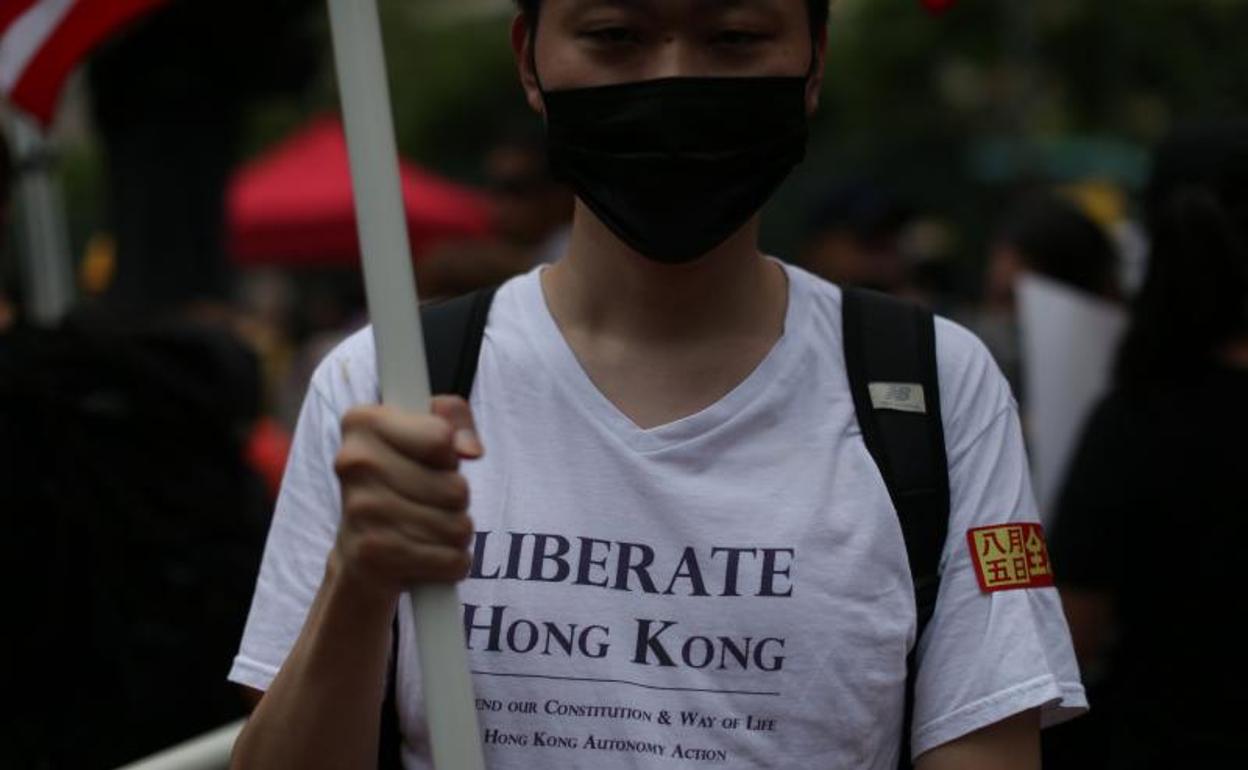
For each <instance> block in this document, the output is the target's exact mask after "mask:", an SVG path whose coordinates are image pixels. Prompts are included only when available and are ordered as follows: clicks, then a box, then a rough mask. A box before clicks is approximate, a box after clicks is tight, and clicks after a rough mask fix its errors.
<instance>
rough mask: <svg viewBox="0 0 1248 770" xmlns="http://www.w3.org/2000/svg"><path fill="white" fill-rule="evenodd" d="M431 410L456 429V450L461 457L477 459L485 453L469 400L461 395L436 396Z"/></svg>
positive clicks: (431, 404)
mask: <svg viewBox="0 0 1248 770" xmlns="http://www.w3.org/2000/svg"><path fill="white" fill-rule="evenodd" d="M430 410H431V411H432V412H433V413H434V414H435V415H437V416H438V417H441V418H442V419H444V420H446V421H447V422H449V423H450V424H451V428H452V429H453V430H454V431H455V433H454V444H455V451H456V453H458V454H459V456H460V457H461V458H463V459H465V460H475V459H477V458H479V457H481V455H483V454H485V447H483V446H482V445H481V439H480V437H479V436H477V425H476V422H475V421H474V420H473V419H472V410H471V409H470V408H469V407H468V402H467V401H465V400H464V399H462V398H460V397H459V396H434V397H433V401H432V402H431V403H430Z"/></svg>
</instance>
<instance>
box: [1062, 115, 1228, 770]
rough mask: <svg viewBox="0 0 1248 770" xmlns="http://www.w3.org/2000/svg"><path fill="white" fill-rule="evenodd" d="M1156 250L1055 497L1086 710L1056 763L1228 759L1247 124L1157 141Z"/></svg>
mask: <svg viewBox="0 0 1248 770" xmlns="http://www.w3.org/2000/svg"><path fill="white" fill-rule="evenodd" d="M1147 220H1148V225H1149V230H1150V235H1151V238H1152V244H1153V245H1152V255H1151V260H1150V264H1149V268H1148V273H1147V277H1146V279H1145V282H1144V285H1143V287H1142V289H1141V291H1140V293H1139V294H1138V296H1137V297H1136V298H1135V301H1134V308H1133V314H1132V319H1131V325H1130V327H1129V329H1128V332H1127V335H1126V337H1125V338H1124V340H1123V342H1122V344H1121V348H1120V350H1119V355H1118V360H1117V368H1116V373H1115V385H1114V389H1113V391H1112V392H1111V393H1110V394H1109V395H1108V396H1107V397H1106V398H1105V399H1104V400H1103V401H1102V402H1101V404H1100V405H1099V407H1098V408H1097V409H1096V411H1095V412H1094V413H1093V415H1092V417H1091V418H1090V420H1089V422H1088V424H1087V426H1086V428H1085V432H1084V435H1083V438H1082V442H1081V445H1080V448H1079V450H1078V452H1077V454H1076V456H1075V459H1074V462H1073V464H1072V465H1071V469H1070V472H1069V476H1068V478H1067V481H1066V485H1065V488H1064V492H1063V494H1062V496H1061V498H1060V501H1059V506H1058V510H1057V519H1056V522H1055V527H1054V533H1053V534H1054V544H1053V547H1054V550H1053V560H1054V565H1055V570H1056V574H1057V577H1058V581H1059V587H1060V589H1061V591H1062V597H1063V601H1064V605H1065V608H1066V612H1067V615H1068V617H1069V620H1070V627H1071V632H1072V634H1073V636H1074V641H1075V649H1076V653H1077V654H1078V656H1079V659H1080V664H1081V666H1082V670H1083V672H1084V678H1085V681H1087V682H1089V684H1090V686H1091V687H1092V688H1093V690H1092V697H1093V698H1094V702H1095V704H1096V709H1095V710H1094V712H1093V717H1092V719H1091V720H1090V721H1088V722H1086V723H1084V724H1083V725H1080V726H1073V725H1072V726H1071V727H1070V728H1069V732H1066V733H1063V732H1060V731H1059V732H1058V733H1054V734H1053V736H1052V737H1053V738H1054V739H1055V740H1057V739H1062V740H1063V742H1065V743H1066V744H1067V745H1065V746H1062V747H1061V749H1062V753H1061V755H1060V759H1059V758H1058V757H1057V756H1055V763H1054V764H1053V765H1052V766H1053V767H1055V768H1058V767H1060V768H1063V769H1064V770H1069V769H1070V768H1097V770H1102V769H1108V770H1154V769H1156V770H1162V768H1165V769H1166V770H1170V769H1171V768H1178V767H1184V768H1187V767H1191V768H1223V767H1238V766H1240V765H1241V764H1242V762H1243V739H1242V729H1243V717H1244V715H1245V714H1248V673H1246V672H1248V666H1246V665H1245V661H1244V654H1243V643H1242V641H1243V640H1242V638H1241V635H1240V634H1239V632H1237V631H1235V630H1234V629H1235V628H1236V626H1235V625H1234V624H1235V623H1237V622H1238V621H1239V620H1240V619H1242V618H1244V617H1248V601H1246V600H1245V594H1244V592H1243V591H1242V590H1241V589H1240V588H1239V586H1240V584H1241V582H1242V565H1243V561H1244V554H1243V547H1244V544H1245V543H1246V542H1248V518H1246V516H1245V512H1248V484H1245V481H1244V474H1245V471H1248V399H1245V396H1246V395H1248V121H1239V122H1235V123H1228V124H1221V125H1216V126H1207V127H1201V128H1194V129H1190V130H1187V131H1184V132H1180V133H1178V134H1176V135H1175V136H1174V137H1173V138H1172V139H1170V140H1169V141H1168V142H1166V143H1165V144H1164V145H1163V146H1162V148H1161V149H1160V151H1159V153H1158V155H1157V158H1156V166H1155V170H1154V178H1153V180H1152V183H1151V185H1150V189H1149V192H1148V198H1147Z"/></svg>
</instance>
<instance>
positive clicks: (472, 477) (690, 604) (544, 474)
mask: <svg viewBox="0 0 1248 770" xmlns="http://www.w3.org/2000/svg"><path fill="white" fill-rule="evenodd" d="M785 270H786V272H787V275H788V278H789V287H790V288H789V303H788V309H787V311H786V317H785V327H784V334H783V336H782V337H781V339H780V340H779V341H778V342H777V343H776V344H775V346H774V348H773V349H772V350H771V351H770V353H769V354H768V355H767V356H766V358H765V359H764V360H763V361H762V362H761V363H760V364H759V365H758V367H757V368H756V369H755V370H754V371H753V372H752V373H751V374H750V375H749V376H748V377H746V379H745V380H744V381H742V382H741V383H740V384H739V385H738V386H737V387H736V388H735V389H733V390H732V391H731V392H729V393H728V394H727V395H726V396H724V397H723V398H722V399H720V400H719V401H718V402H717V403H715V404H712V405H711V406H709V407H707V408H706V409H704V410H702V411H700V412H698V413H696V414H693V415H690V416H688V417H685V418H683V419H680V420H677V421H675V422H673V423H670V424H667V425H663V426H660V427H656V428H651V429H642V428H639V427H638V426H637V425H635V424H634V423H633V422H632V421H631V420H630V419H629V418H628V417H627V416H625V415H624V414H623V413H622V412H620V411H619V409H617V408H616V407H615V406H614V405H613V404H612V403H611V402H610V401H609V400H608V399H607V398H606V397H604V396H603V395H602V393H601V392H600V391H599V390H598V389H597V388H596V387H595V386H594V384H593V383H592V381H591V380H590V379H589V377H588V376H587V375H586V373H585V371H584V370H583V369H582V368H581V366H580V364H579V362H578V361H577V359H576V357H575V355H574V354H573V352H572V350H571V348H569V346H568V345H567V343H566V341H565V340H564V338H563V336H562V334H561V333H560V331H559V329H558V327H557V326H556V324H555V322H554V319H553V318H552V316H551V314H550V312H549V310H548V308H547V305H546V302H545V299H544V296H543V292H542V288H541V282H540V275H539V273H540V268H539V269H537V270H534V271H533V272H530V273H528V274H526V275H524V276H521V277H519V278H516V279H513V280H512V281H510V282H508V283H507V284H505V285H504V286H503V287H502V288H501V289H500V290H499V292H498V294H497V296H496V298H495V300H494V305H493V307H492V309H491V311H490V315H489V320H488V324H487V327H486V332H485V339H484V342H483V345H482V349H481V357H480V366H479V369H478V372H477V378H476V383H475V386H474V388H473V392H472V398H471V404H472V408H473V412H474V415H475V418H476V421H477V426H478V429H479V431H480V434H481V437H482V440H483V441H484V443H485V445H486V447H487V454H486V456H485V458H484V459H482V460H480V461H477V462H473V463H468V464H466V465H465V466H464V473H465V475H466V476H467V477H468V480H469V483H470V486H471V490H472V506H471V514H472V516H473V519H474V520H475V522H476V525H477V535H476V540H475V542H474V545H473V551H474V566H473V572H472V575H471V576H470V577H469V578H468V579H467V580H465V581H464V582H463V583H462V584H461V585H460V587H459V592H460V599H461V601H462V603H463V605H464V625H465V638H466V644H467V645H468V648H469V661H470V665H471V668H472V671H473V680H474V685H475V688H476V695H477V710H478V715H479V717H480V722H481V729H482V736H483V741H484V747H485V753H486V762H487V765H488V766H489V767H490V768H498V769H500V770H531V768H533V767H537V766H545V767H554V768H581V767H593V768H665V767H681V766H695V765H696V766H701V765H718V766H721V767H730V768H793V770H810V769H811V768H853V769H854V770H893V768H895V767H896V764H897V754H898V751H899V746H900V743H901V741H900V738H901V730H902V724H903V712H904V684H905V679H906V656H907V653H908V651H909V649H910V647H911V645H912V643H913V642H914V635H915V606H914V597H913V589H912V587H911V579H910V571H909V566H908V562H907V557H906V548H905V544H904V541H903V539H902V534H901V529H900V526H899V524H898V520H897V516H896V513H895V511H894V509H893V506H892V503H891V501H890V499H889V496H888V492H887V489H886V488H885V486H884V483H883V481H882V479H881V476H880V473H879V471H878V469H877V467H876V465H875V463H874V461H873V460H872V458H871V456H870V455H869V454H868V452H867V449H866V447H865V445H864V443H863V440H862V435H861V431H860V429H859V426H858V422H857V420H856V418H855V413H854V405H853V399H852V397H851V395H850V391H849V384H848V380H847V377H846V372H845V363H844V354H843V350H842V344H841V292H840V290H839V289H838V288H837V287H835V286H833V285H832V284H829V283H826V282H824V281H823V280H821V279H819V278H816V277H815V276H813V275H811V274H809V273H807V272H805V271H803V270H800V269H798V268H794V267H786V268H785ZM937 352H938V369H939V378H940V387H941V404H942V412H943V420H944V427H945V436H946V444H947V450H948V457H949V469H950V482H951V488H952V510H951V516H950V522H949V537H948V540H947V542H946V545H945V548H944V554H943V559H942V564H943V578H942V582H941V586H940V594H939V598H938V601H937V605H936V611H935V615H934V617H933V619H932V621H931V623H930V625H929V626H928V629H927V631H926V633H925V634H924V636H923V639H922V640H921V642H920V644H919V645H918V661H919V674H918V680H917V688H916V704H915V719H914V724H913V731H912V738H913V745H912V750H913V753H914V755H915V756H917V755H918V754H920V753H922V752H924V751H926V750H928V749H931V748H933V747H935V746H938V745H940V744H942V743H946V742H948V741H951V740H954V739H956V738H959V737H961V736H963V735H966V734H968V733H970V732H973V731H975V730H977V729H979V728H981V727H985V726H987V725H989V724H992V723H994V722H997V721H1000V720H1002V719H1004V718H1006V717H1009V716H1012V715H1014V714H1017V713H1019V712H1022V711H1025V710H1027V709H1031V708H1035V707H1040V708H1041V709H1042V715H1043V716H1042V719H1043V723H1044V724H1045V725H1050V724H1054V723H1057V722H1059V721H1063V720H1065V719H1067V718H1070V717H1072V716H1074V715H1076V714H1078V713H1080V712H1081V711H1083V710H1084V709H1086V707H1087V703H1086V700H1085V697H1084V693H1083V688H1082V687H1081V685H1080V682H1079V673H1078V670H1077V667H1076V663H1075V659H1074V655H1073V652H1072V648H1071V642H1070V637H1069V632H1068V630H1067V627H1066V623H1065V620H1064V618H1063V615H1062V610H1061V606H1060V604H1059V600H1058V596H1057V593H1056V591H1055V590H1054V589H1053V588H1028V589H1020V590H1009V591H999V592H993V593H985V592H984V591H982V590H981V588H980V583H979V582H978V578H977V575H976V572H975V569H974V567H973V566H972V565H973V561H972V560H973V556H972V553H971V550H970V546H969V545H968V539H967V536H966V533H967V532H968V530H971V529H973V528H977V527H982V526H991V525H1005V524H1017V523H1021V522H1036V521H1038V518H1037V513H1036V507H1035V503H1034V501H1033V496H1032V490H1031V487H1030V483H1029V478H1028V470H1027V461H1026V456H1025V453H1024V449H1023V442H1022V437H1021V433H1020V429H1019V420H1018V414H1017V409H1016V405H1015V403H1014V400H1013V398H1012V397H1011V395H1010V392H1009V388H1008V386H1007V385H1006V383H1005V380H1004V379H1003V378H1002V376H1001V374H1000V372H999V371H998V369H997V368H996V366H995V365H994V364H993V362H992V361H991V359H990V357H989V355H988V353H987V352H986V350H985V349H984V347H983V346H982V345H981V344H980V343H979V341H978V340H976V339H975V338H974V337H973V336H972V335H971V334H970V333H968V332H967V331H965V330H963V329H961V328H960V327H957V326H955V325H954V324H952V323H949V322H947V321H944V320H939V321H938V325H937ZM377 398H378V386H377V377H376V365H375V356H374V348H373V340H372V335H371V332H370V331H369V330H364V331H362V332H360V333H359V334H356V335H355V336H353V337H351V338H350V339H348V340H347V341H346V342H344V343H343V344H342V345H341V346H339V347H338V348H337V349H336V350H335V351H334V352H333V353H331V354H330V355H329V356H328V358H327V359H326V360H325V361H324V362H323V363H322V364H321V366H320V367H319V368H318V370H317V372H316V374H315V376H314V378H313V381H312V384H311V387H310V389H309V393H308V396H307V399H306V402H305V404H304V407H303V411H302V414H301V417H300V421H299V425H298V428H297V431H296V435H295V442H294V447H293V450H292V453H291V456H290V460H289V464H288V467H287V470H286V477H285V481H284V483H283V487H282V492H281V495H280V498H279V500H278V504H277V509H276V512H275V514H274V518H273V524H272V528H271V531H270V534H269V540H268V545H267V547H266V550H265V555H264V562H263V565H262V567H261V571H260V577H259V581H258V584H257V587H256V594H255V599H254V601H253V604H252V608H251V614H250V617H249V619H248V622H247V627H246V631H245V633H244V637H243V641H242V646H241V649H240V651H239V654H238V657H237V659H236V661H235V664H234V667H233V669H232V671H231V673H230V678H231V679H232V680H234V681H236V682H239V683H242V684H245V685H249V686H251V687H255V688H259V689H265V688H267V687H268V685H269V683H270V682H271V681H272V678H273V677H274V676H275V675H276V673H277V671H278V669H279V668H280V667H281V665H282V662H283V660H285V657H286V655H287V653H288V652H289V650H290V648H291V647H292V646H293V644H294V641H295V639H296V637H297V636H298V634H299V631H300V629H301V627H302V625H303V622H304V618H305V617H306V614H307V611H308V608H309V606H310V605H311V603H312V600H313V597H314V595H315V594H316V591H317V589H318V587H319V584H320V581H321V579H322V575H323V571H324V566H325V560H326V556H327V554H328V552H329V550H330V548H331V546H332V543H333V540H334V536H335V533H336V530H337V526H338V521H339V517H340V499H339V487H338V482H337V479H336V477H335V475H334V473H333V470H332V467H333V458H334V455H335V453H336V452H337V450H338V446H339V442H340V427H339V424H340V418H341V416H342V414H343V413H344V412H345V411H346V410H347V409H349V408H351V407H352V406H354V405H357V404H361V403H372V402H375V401H376V400H377ZM399 622H400V639H401V644H400V649H399V657H398V661H397V682H398V702H399V710H400V715H401V725H402V730H403V733H404V746H403V749H404V750H403V756H404V762H405V765H406V767H407V768H409V769H410V770H416V769H417V768H420V769H424V768H431V767H432V765H431V761H430V759H429V752H428V745H427V734H426V727H425V725H426V720H425V714H426V711H427V710H428V709H429V708H430V705H429V704H427V703H425V701H424V699H423V696H422V693H421V686H420V670H419V666H418V663H417V655H416V650H415V641H414V639H415V635H414V630H413V623H414V622H417V620H416V619H414V618H413V617H412V616H411V614H410V610H409V608H408V605H407V603H406V602H402V603H400V617H399ZM432 707H433V708H436V704H433V706H432Z"/></svg>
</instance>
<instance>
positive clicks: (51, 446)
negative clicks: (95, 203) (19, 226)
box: [0, 137, 267, 770]
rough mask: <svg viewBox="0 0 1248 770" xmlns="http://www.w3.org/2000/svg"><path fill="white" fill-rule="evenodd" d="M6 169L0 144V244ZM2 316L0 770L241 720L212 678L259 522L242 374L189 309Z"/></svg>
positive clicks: (87, 769) (222, 324)
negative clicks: (52, 321)
mask: <svg viewBox="0 0 1248 770" xmlns="http://www.w3.org/2000/svg"><path fill="white" fill-rule="evenodd" d="M8 158H9V153H8V148H7V146H6V144H5V142H4V139H3V137H0V246H3V245H7V243H8V239H7V232H6V228H5V226H4V225H5V224H6V217H5V216H4V215H5V214H6V213H7V211H8V201H9V199H10V187H11V182H12V181H13V180H12V179H11V176H12V174H11V173H10V171H11V169H12V165H11V164H10V163H9V162H8ZM3 256H5V254H4V249H2V248H0V257H3ZM32 256H33V258H35V259H38V258H39V257H40V256H41V255H39V254H34V255H32ZM6 272H7V271H6ZM4 304H5V303H4V298H3V287H2V286H0V314H3V312H4V308H3V305H4ZM9 313H10V318H9V319H5V318H3V317H0V526H3V528H4V537H3V538H0V548H2V550H0V604H2V605H3V606H4V608H5V613H6V621H7V624H6V626H7V628H9V629H10V630H9V632H8V633H6V634H4V635H3V641H0V683H3V687H4V690H5V692H9V693H13V694H14V695H15V698H14V702H13V704H12V708H11V709H10V712H11V713H7V714H6V716H5V718H4V719H3V720H0V767H4V768H42V769H46V770H112V768H115V767H117V766H118V765H121V764H123V763H126V762H129V761H132V760H135V759H138V758H139V757H142V756H144V755H147V754H150V753H152V752H154V751H157V750H159V749H162V748H165V747H167V746H169V745H171V744H173V743H177V742H179V741H183V740H186V739H188V738H191V737H193V736H195V735H198V734H200V733H203V732H205V731H207V730H211V729H214V728H216V727H219V726H220V725H222V724H225V723H227V722H229V721H232V720H234V719H237V718H238V717H240V716H241V715H242V714H243V712H244V710H245V709H244V705H245V704H244V703H243V702H242V701H241V699H240V698H239V697H238V694H237V692H236V691H235V690H234V689H233V688H230V687H228V686H222V683H221V674H222V672H223V671H224V669H225V666H226V664H227V662H228V659H229V653H230V651H231V649H232V647H233V642H234V639H235V638H236V636H237V633H238V629H239V628H240V627H241V624H242V621H243V619H244V615H245V612H246V606H247V604H246V603H247V597H248V595H249V592H250V586H251V583H252V582H253V581H254V579H255V572H256V564H257V562H258V560H259V557H260V551H261V548H262V546H263V537H264V526H265V523H266V520H267V516H266V510H265V505H266V503H265V495H264V492H263V489H262V487H261V485H260V483H259V481H258V479H257V478H256V476H255V475H254V474H253V473H252V471H251V469H250V468H249V467H248V466H247V464H246V462H245V458H244V453H243V447H244V436H245V435H246V433H247V431H248V430H249V427H250V426H251V425H252V424H253V422H254V420H255V418H256V416H257V410H258V405H259V373H258V370H257V366H256V359H255V357H254V356H253V355H252V353H251V351H250V350H249V349H248V348H247V347H246V346H245V345H244V344H243V343H242V342H241V341H240V339H239V338H238V336H237V335H236V334H235V331H234V329H233V328H232V326H231V325H230V323H229V321H228V315H223V314H221V313H220V312H218V311H217V310H216V309H214V308H210V307H206V306H204V305H199V304H194V303H188V304H185V305H181V306H179V307H177V308H176V309H170V308H167V309H166V312H165V313H163V314H161V315H159V316H157V317H155V318H152V319H136V318H134V317H120V316H119V315H118V314H115V313H114V312H111V311H104V309H103V308H98V307H89V306H85V305H84V306H83V307H80V308H78V309H77V310H75V311H74V312H72V313H71V314H70V315H69V316H68V317H67V318H65V319H64V320H63V321H62V322H61V323H59V324H58V325H56V326H55V327H47V328H45V327H42V326H34V325H29V324H25V323H21V322H18V320H15V316H16V310H13V309H10V310H9Z"/></svg>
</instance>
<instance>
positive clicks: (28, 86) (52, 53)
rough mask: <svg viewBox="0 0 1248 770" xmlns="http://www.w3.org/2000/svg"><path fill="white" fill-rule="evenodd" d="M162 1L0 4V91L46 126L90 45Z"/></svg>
mask: <svg viewBox="0 0 1248 770" xmlns="http://www.w3.org/2000/svg"><path fill="white" fill-rule="evenodd" d="M166 1H167V0H0V91H2V92H3V93H4V95H5V96H7V97H8V99H9V101H10V102H12V103H13V104H15V105H17V106H18V107H20V108H21V109H22V110H23V111H25V112H26V113H27V114H29V115H31V116H32V117H34V118H35V119H37V120H38V121H39V122H40V123H42V124H43V125H45V126H47V125H48V124H50V123H51V122H52V117H53V115H54V114H55V112H56V106H57V101H58V97H59V96H60V93H61V87H62V86H63V85H64V83H65V78H66V77H68V76H69V74H70V73H71V72H73V70H74V67H75V66H77V64H78V63H79V62H80V61H82V59H83V58H84V57H86V56H87V54H89V53H90V52H91V50H92V49H93V48H95V46H96V45H98V44H99V43H101V42H102V41H104V40H106V39H107V38H108V37H109V36H110V35H112V34H113V33H114V32H116V31H117V30H118V29H119V28H120V27H122V26H123V25H125V24H126V23H127V22H130V21H133V20H134V19H136V18H138V17H139V16H141V15H143V14H144V13H146V12H148V11H150V10H152V9H153V8H155V7H156V6H159V5H162V4H164V3H165V2H166Z"/></svg>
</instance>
